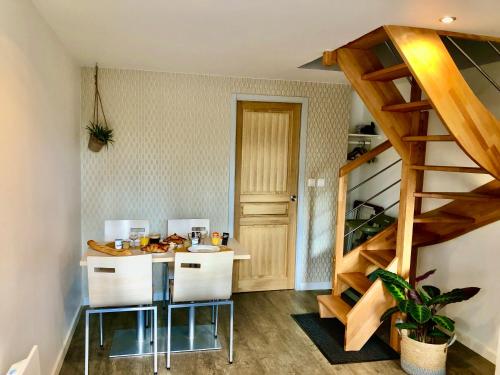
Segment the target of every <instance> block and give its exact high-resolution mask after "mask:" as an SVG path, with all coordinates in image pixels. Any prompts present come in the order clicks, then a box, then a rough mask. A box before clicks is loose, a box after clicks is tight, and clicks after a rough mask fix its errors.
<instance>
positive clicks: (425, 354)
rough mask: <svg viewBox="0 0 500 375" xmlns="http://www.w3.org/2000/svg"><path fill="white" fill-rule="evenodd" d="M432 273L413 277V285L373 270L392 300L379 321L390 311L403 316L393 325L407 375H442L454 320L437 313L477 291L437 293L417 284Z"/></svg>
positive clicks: (396, 276)
mask: <svg viewBox="0 0 500 375" xmlns="http://www.w3.org/2000/svg"><path fill="white" fill-rule="evenodd" d="M434 272H436V270H432V271H429V272H426V273H425V274H423V275H422V276H419V277H417V278H416V280H415V284H416V287H412V286H411V285H410V284H409V283H408V282H407V281H406V280H405V279H403V278H402V277H401V276H399V275H397V274H395V273H393V272H390V271H386V270H382V269H379V270H377V271H376V272H375V274H376V276H377V277H379V278H380V279H381V280H382V282H383V283H384V285H385V287H386V289H387V290H388V292H389V293H390V294H391V295H392V296H393V297H394V299H395V302H396V306H394V307H391V308H390V309H388V310H387V311H386V312H385V313H384V314H383V315H382V317H381V318H380V320H381V321H384V320H386V319H388V318H389V317H391V316H392V315H393V314H394V313H400V314H402V316H403V317H404V321H403V320H399V321H398V322H397V323H396V328H397V329H398V330H399V332H400V333H401V367H402V368H403V370H404V371H405V372H406V373H408V374H411V375H421V374H433V375H434V374H435V375H440V374H446V355H447V348H448V347H449V346H450V345H451V344H453V342H454V341H455V339H456V335H455V322H454V321H453V320H452V319H450V318H449V317H447V316H445V315H441V314H439V312H440V310H441V309H442V308H443V307H444V306H446V305H449V304H450V303H456V302H461V301H465V300H468V299H469V298H472V297H473V296H475V295H476V294H477V293H478V292H479V288H475V287H469V288H459V289H453V290H452V291H450V292H447V293H441V291H440V290H439V288H437V287H435V286H432V285H423V286H418V283H419V282H421V281H423V280H425V279H426V278H428V277H429V276H430V275H432V274H434Z"/></svg>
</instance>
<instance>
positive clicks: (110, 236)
mask: <svg viewBox="0 0 500 375" xmlns="http://www.w3.org/2000/svg"><path fill="white" fill-rule="evenodd" d="M130 232H137V233H144V234H146V235H147V234H149V221H148V220H105V221H104V241H106V242H109V241H114V240H116V239H117V238H121V239H127V238H129V236H130Z"/></svg>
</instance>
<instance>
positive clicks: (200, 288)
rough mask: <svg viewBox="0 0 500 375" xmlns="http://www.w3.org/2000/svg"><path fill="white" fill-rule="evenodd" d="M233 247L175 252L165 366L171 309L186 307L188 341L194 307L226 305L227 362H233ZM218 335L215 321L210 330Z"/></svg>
mask: <svg viewBox="0 0 500 375" xmlns="http://www.w3.org/2000/svg"><path fill="white" fill-rule="evenodd" d="M233 260H234V252H233V251H220V252H216V253H181V252H179V253H176V254H175V265H174V280H173V283H172V285H171V291H170V292H171V293H170V296H171V298H170V299H171V303H170V304H169V305H168V317H167V369H170V354H171V337H172V310H173V309H179V308H188V309H189V341H190V345H191V347H193V343H194V340H195V337H194V335H195V315H194V309H195V307H202V306H212V307H214V306H216V307H218V306H221V305H229V309H230V317H229V348H228V351H229V363H233V325H234V323H233V322H234V306H233V301H232V300H231V299H230V298H231V292H232V279H233ZM213 335H214V337H217V322H216V324H215V326H214V330H213Z"/></svg>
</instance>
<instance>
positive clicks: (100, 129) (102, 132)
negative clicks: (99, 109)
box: [86, 121, 114, 146]
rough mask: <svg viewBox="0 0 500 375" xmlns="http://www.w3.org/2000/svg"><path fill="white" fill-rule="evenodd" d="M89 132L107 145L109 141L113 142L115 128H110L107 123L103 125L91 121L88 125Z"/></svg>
mask: <svg viewBox="0 0 500 375" xmlns="http://www.w3.org/2000/svg"><path fill="white" fill-rule="evenodd" d="M86 129H87V131H88V133H89V134H90V135H91V136H93V137H95V138H96V139H98V140H99V141H101V142H102V143H104V144H105V145H106V146H107V145H108V144H109V143H113V142H114V139H113V129H110V128H108V127H107V126H106V125H101V124H99V123H97V122H95V123H94V122H92V121H90V124H89V125H87V127H86Z"/></svg>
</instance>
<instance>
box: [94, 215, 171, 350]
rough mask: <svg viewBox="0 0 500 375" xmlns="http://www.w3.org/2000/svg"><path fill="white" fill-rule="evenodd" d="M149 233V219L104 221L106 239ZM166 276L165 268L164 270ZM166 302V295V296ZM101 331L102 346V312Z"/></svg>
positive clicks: (147, 318) (147, 320)
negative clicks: (133, 233) (134, 233)
mask: <svg viewBox="0 0 500 375" xmlns="http://www.w3.org/2000/svg"><path fill="white" fill-rule="evenodd" d="M132 232H136V233H139V234H140V233H143V234H145V235H148V234H149V220H105V221H104V241H106V242H110V241H111V242H112V241H114V240H116V239H118V238H120V239H127V238H129V236H130V233H132ZM163 273H164V277H165V270H163ZM164 298H165V299H164V303H166V297H165V296H164ZM149 318H150V317H149V315H146V320H145V324H146V326H149ZM99 332H100V337H101V347H102V345H103V344H102V342H103V320H102V314H101V315H99Z"/></svg>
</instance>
